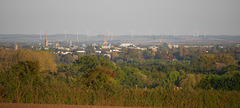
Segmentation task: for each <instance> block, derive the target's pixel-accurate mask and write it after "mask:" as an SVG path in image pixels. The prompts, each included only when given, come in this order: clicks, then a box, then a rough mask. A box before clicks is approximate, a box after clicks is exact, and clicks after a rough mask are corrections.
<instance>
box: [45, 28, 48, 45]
mask: <svg viewBox="0 0 240 108" xmlns="http://www.w3.org/2000/svg"><path fill="white" fill-rule="evenodd" d="M47 46H48V40H47V32H46V36H45V43H44V47H47Z"/></svg>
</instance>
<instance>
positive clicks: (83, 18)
mask: <svg viewBox="0 0 240 108" xmlns="http://www.w3.org/2000/svg"><path fill="white" fill-rule="evenodd" d="M174 29H175V31H176V34H193V31H199V34H203V33H204V31H205V30H206V31H207V34H231V35H240V0H0V33H39V32H40V31H42V32H48V33H51V34H55V33H64V30H67V33H76V32H79V33H80V34H86V31H87V30H89V31H90V35H96V34H103V33H104V32H106V31H107V30H110V31H113V32H114V35H123V34H130V32H131V31H132V30H134V31H135V34H149V32H150V31H152V34H153V35H154V34H155V35H159V34H173V31H174Z"/></svg>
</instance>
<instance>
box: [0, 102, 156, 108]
mask: <svg viewBox="0 0 240 108" xmlns="http://www.w3.org/2000/svg"><path fill="white" fill-rule="evenodd" d="M0 108H151V107H122V106H95V105H64V104H26V103H0ZM155 108H156V107H155Z"/></svg>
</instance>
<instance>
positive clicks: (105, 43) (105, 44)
mask: <svg viewBox="0 0 240 108" xmlns="http://www.w3.org/2000/svg"><path fill="white" fill-rule="evenodd" d="M109 36H110V32H108V36H107V39H105V34H104V42H103V46H107V41H108V39H109Z"/></svg>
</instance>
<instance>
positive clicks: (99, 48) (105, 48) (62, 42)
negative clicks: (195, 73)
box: [0, 32, 240, 58]
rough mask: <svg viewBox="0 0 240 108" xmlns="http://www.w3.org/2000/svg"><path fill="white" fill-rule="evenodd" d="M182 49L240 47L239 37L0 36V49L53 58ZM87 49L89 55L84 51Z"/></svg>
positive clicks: (132, 35) (110, 34)
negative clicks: (48, 54) (45, 53)
mask: <svg viewBox="0 0 240 108" xmlns="http://www.w3.org/2000/svg"><path fill="white" fill-rule="evenodd" d="M179 45H183V46H184V47H186V48H189V47H205V48H210V47H213V46H218V47H220V48H224V47H227V46H232V47H233V46H236V47H239V45H240V36H232V35H229V36H227V35H192V36H190V35H177V36H176V35H158V36H157V35H134V34H131V35H123V36H113V35H112V33H110V32H108V34H104V35H98V36H88V35H78V34H55V35H50V34H47V33H46V34H45V35H42V34H40V35H36V34H32V35H30V34H28V35H24V34H18V35H17V34H0V47H1V48H6V49H8V48H12V49H15V50H17V49H18V48H25V49H30V50H53V52H54V53H55V54H61V55H66V54H72V53H80V54H86V53H87V54H90V55H92V54H101V55H104V56H107V57H109V58H111V56H112V52H117V53H118V52H121V51H122V50H123V49H126V48H127V49H137V50H151V51H153V52H157V51H158V50H159V46H165V47H168V48H169V49H172V48H178V47H179ZM89 47H91V49H92V50H91V51H90V52H89V51H88V52H87V51H86V49H87V48H89Z"/></svg>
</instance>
